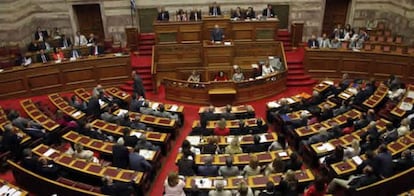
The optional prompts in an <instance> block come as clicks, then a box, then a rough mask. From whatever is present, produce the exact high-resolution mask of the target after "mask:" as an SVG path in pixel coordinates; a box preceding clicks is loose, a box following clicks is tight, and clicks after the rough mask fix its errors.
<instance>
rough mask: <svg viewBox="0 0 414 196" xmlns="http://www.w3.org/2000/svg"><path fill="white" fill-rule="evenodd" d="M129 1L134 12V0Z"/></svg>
mask: <svg viewBox="0 0 414 196" xmlns="http://www.w3.org/2000/svg"><path fill="white" fill-rule="evenodd" d="M130 2H131V10H132V11H134V12H135V0H130Z"/></svg>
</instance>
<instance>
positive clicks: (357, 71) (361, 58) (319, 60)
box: [304, 48, 414, 83]
mask: <svg viewBox="0 0 414 196" xmlns="http://www.w3.org/2000/svg"><path fill="white" fill-rule="evenodd" d="M304 64H305V69H306V71H307V72H308V73H309V74H310V75H311V76H312V77H313V78H317V79H324V78H326V77H329V78H341V76H342V74H343V73H348V74H349V75H350V77H351V78H362V79H369V78H375V79H377V80H385V79H386V78H388V76H389V75H390V74H394V75H396V76H398V77H400V78H401V79H402V80H403V81H405V82H407V83H410V82H414V55H413V54H402V53H396V52H375V51H352V50H345V49H309V48H305V60H304Z"/></svg>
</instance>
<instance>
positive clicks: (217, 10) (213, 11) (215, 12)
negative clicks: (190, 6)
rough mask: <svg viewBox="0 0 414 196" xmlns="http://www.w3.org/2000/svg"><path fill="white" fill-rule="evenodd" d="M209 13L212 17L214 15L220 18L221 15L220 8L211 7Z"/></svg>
mask: <svg viewBox="0 0 414 196" xmlns="http://www.w3.org/2000/svg"><path fill="white" fill-rule="evenodd" d="M209 13H210V15H212V16H214V15H217V16H220V15H221V9H220V6H217V7H214V6H211V7H210V9H209Z"/></svg>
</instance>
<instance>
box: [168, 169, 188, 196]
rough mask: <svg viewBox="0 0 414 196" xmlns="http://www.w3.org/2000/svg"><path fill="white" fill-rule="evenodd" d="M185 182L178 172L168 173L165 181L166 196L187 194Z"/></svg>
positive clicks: (183, 195)
mask: <svg viewBox="0 0 414 196" xmlns="http://www.w3.org/2000/svg"><path fill="white" fill-rule="evenodd" d="M184 187H185V182H184V179H182V178H180V177H179V176H178V174H177V173H174V172H172V173H170V174H168V177H167V179H166V180H165V182H164V192H165V193H164V196H185V195H186V194H185V192H184Z"/></svg>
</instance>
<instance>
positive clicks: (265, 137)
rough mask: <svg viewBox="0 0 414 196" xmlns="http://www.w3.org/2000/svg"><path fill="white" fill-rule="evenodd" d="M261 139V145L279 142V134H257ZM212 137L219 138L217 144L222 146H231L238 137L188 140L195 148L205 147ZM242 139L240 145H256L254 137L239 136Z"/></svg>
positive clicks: (198, 137)
mask: <svg viewBox="0 0 414 196" xmlns="http://www.w3.org/2000/svg"><path fill="white" fill-rule="evenodd" d="M257 135H258V136H259V137H260V143H272V142H274V141H277V134H276V133H275V132H272V133H262V134H257ZM211 137H216V138H217V144H218V145H220V146H227V145H229V144H230V142H231V141H232V140H233V138H235V137H237V136H235V135H228V136H195V135H194V136H187V138H186V139H187V140H188V141H189V142H190V143H191V145H193V146H203V145H206V144H208V139H209V138H211ZM238 137H239V138H240V139H239V141H240V145H249V144H254V138H253V137H254V136H253V135H251V134H249V135H241V136H238Z"/></svg>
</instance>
